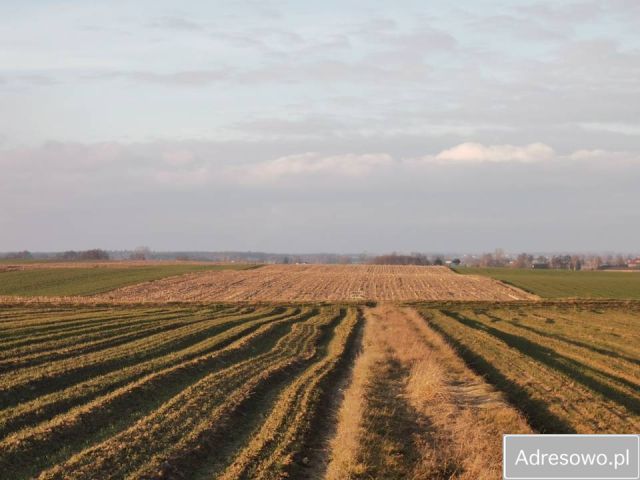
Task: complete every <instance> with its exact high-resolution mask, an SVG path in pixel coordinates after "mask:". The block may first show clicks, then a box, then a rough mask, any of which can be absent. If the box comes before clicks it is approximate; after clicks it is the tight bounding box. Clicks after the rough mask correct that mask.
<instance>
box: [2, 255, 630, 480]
mask: <svg viewBox="0 0 640 480" xmlns="http://www.w3.org/2000/svg"><path fill="white" fill-rule="evenodd" d="M425 268H426V267H387V266H358V268H347V267H346V266H345V267H343V266H332V267H327V266H313V267H311V266H278V267H276V266H271V267H261V268H259V269H256V270H249V271H239V272H232V271H219V272H197V273H188V274H186V275H180V276H175V277H169V278H165V279H159V280H156V281H153V282H143V283H139V284H137V285H133V286H128V287H124V288H121V289H116V290H112V291H111V292H108V293H106V294H101V295H97V296H87V297H60V298H58V297H38V298H36V301H35V302H32V301H31V300H28V299H25V298H22V299H20V298H16V297H7V299H6V303H5V304H3V305H0V472H2V475H4V476H5V477H6V478H11V479H27V478H40V479H77V480H79V479H87V480H88V479H125V478H126V479H187V478H188V479H217V478H222V479H282V478H296V479H298V478H300V479H307V478H308V479H323V478H326V479H331V480H343V479H372V478H373V479H378V478H384V479H405V478H410V479H450V478H456V479H466V480H472V479H473V480H475V479H499V478H501V465H500V463H501V439H502V434H503V433H527V432H543V433H634V432H637V431H638V430H639V429H640V395H639V393H638V392H640V370H639V368H638V366H639V365H640V348H638V347H637V345H640V328H639V325H638V324H639V322H640V304H638V303H637V302H626V303H622V302H616V301H604V302H599V301H579V300H572V301H571V302H565V301H540V300H539V299H537V297H532V296H529V295H528V294H526V293H523V292H520V291H519V290H517V289H514V288H512V287H509V286H506V285H502V284H500V283H499V282H497V281H495V280H491V279H487V278H481V277H479V278H480V281H476V280H475V278H474V277H470V276H463V275H457V274H455V273H453V272H450V271H449V270H447V269H444V268H434V267H430V268H427V269H425ZM258 273H260V275H256V274H258ZM1 275H2V274H0V278H1ZM214 279H215V280H214ZM221 279H222V280H221ZM461 279H462V280H461ZM219 289H223V290H219ZM221 292H226V293H225V294H224V295H226V296H225V299H226V300H227V302H225V303H219V300H218V299H219V298H220V295H222V294H221ZM252 292H253V294H251V293H252ZM354 292H362V293H361V297H356V296H354ZM425 297H426V298H425ZM514 297H515V298H514ZM283 299H291V301H285V300H283ZM305 299H311V301H307V302H306V303H305V301H304V300H305ZM381 299H382V300H385V299H386V300H387V301H382V302H381V301H380V300H381ZM467 299H469V300H470V301H468V300H467ZM376 300H377V301H378V302H377V305H376ZM405 300H410V301H411V302H409V303H407V302H404V301H405ZM173 301H179V302H180V303H177V304H176V303H171V302H173ZM119 302H121V303H119ZM145 302H146V303H145ZM403 302H404V303H403Z"/></svg>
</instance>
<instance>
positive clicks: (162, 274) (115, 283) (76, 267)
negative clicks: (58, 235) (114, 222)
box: [0, 262, 255, 297]
mask: <svg viewBox="0 0 640 480" xmlns="http://www.w3.org/2000/svg"><path fill="white" fill-rule="evenodd" d="M247 268H255V265H241V264H224V265H221V264H209V265H207V264H202V263H176V264H167V263H164V264H161V263H154V264H151V265H148V264H145V263H143V262H135V263H130V264H129V263H124V262H117V263H115V262H114V263H96V264H91V263H87V264H74V263H71V262H69V263H60V264H28V265H11V266H6V267H5V268H0V295H16V296H27V297H35V296H74V295H80V296H85V295H95V294H99V293H104V292H108V291H110V290H113V289H116V288H121V287H124V286H126V285H132V284H136V283H141V282H149V281H157V280H160V279H162V278H166V277H172V276H176V275H184V274H186V273H193V272H198V271H214V270H227V269H232V270H243V269H247Z"/></svg>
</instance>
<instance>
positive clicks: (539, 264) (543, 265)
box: [531, 262, 549, 270]
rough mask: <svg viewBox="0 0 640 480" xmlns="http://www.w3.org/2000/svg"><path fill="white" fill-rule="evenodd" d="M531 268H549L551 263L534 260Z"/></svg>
mask: <svg viewBox="0 0 640 480" xmlns="http://www.w3.org/2000/svg"><path fill="white" fill-rule="evenodd" d="M531 268H533V269H534V270H542V269H545V268H549V264H548V263H547V262H533V263H532V264H531Z"/></svg>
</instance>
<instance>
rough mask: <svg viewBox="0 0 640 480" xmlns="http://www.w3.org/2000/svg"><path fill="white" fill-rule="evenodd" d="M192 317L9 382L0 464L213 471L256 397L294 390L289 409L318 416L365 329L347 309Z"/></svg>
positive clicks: (126, 473) (125, 472)
mask: <svg viewBox="0 0 640 480" xmlns="http://www.w3.org/2000/svg"><path fill="white" fill-rule="evenodd" d="M185 310H186V311H180V309H179V308H178V309H174V311H173V313H174V314H176V313H178V316H179V317H180V318H182V319H188V322H187V324H185V325H183V326H177V327H175V328H172V329H169V330H165V331H162V332H156V330H155V329H154V327H152V326H151V324H147V323H143V324H141V325H140V327H141V330H142V331H149V335H148V336H146V337H143V338H139V339H135V340H131V341H129V342H126V343H123V344H120V345H111V346H108V347H106V346H105V348H102V349H99V350H97V351H88V352H86V351H82V353H81V354H79V355H73V356H69V357H66V358H62V359H59V360H54V361H52V362H51V363H50V364H47V365H44V364H39V365H30V366H25V367H23V368H16V369H15V370H12V371H9V372H8V374H6V375H4V376H3V377H2V380H1V381H0V392H1V393H2V397H1V398H2V399H3V400H4V409H2V410H0V469H1V470H2V471H3V472H6V473H7V475H10V477H11V478H15V479H20V478H32V477H34V476H39V478H65V479H67V478H70V479H72V478H96V477H98V478H124V477H131V478H149V477H154V476H157V475H158V472H164V473H162V475H163V476H167V475H168V476H171V474H172V472H178V473H176V475H178V474H180V475H182V473H180V472H185V471H189V469H191V470H193V469H194V468H195V466H197V465H198V464H199V463H198V462H197V461H194V459H198V458H200V459H201V460H200V463H201V464H203V465H202V468H204V469H205V471H206V469H207V468H210V467H211V465H209V466H208V467H207V465H206V463H207V462H209V463H210V459H211V458H214V457H212V456H211V455H207V456H204V457H203V456H202V452H203V451H209V450H211V451H215V450H219V449H217V448H215V446H216V445H217V444H216V439H218V438H220V436H221V435H228V434H230V433H234V432H242V433H243V435H244V434H246V432H245V431H244V430H243V429H242V428H240V429H234V430H233V431H231V432H230V431H228V430H227V428H226V425H228V424H229V422H231V423H233V419H234V418H235V419H236V421H237V420H238V419H242V418H243V416H242V412H243V411H244V410H245V409H246V408H247V405H249V404H251V401H252V399H255V398H262V397H263V396H264V397H265V398H267V397H268V398H275V396H277V392H279V391H280V390H282V391H283V392H289V393H283V395H285V396H287V398H288V395H293V397H292V398H295V401H293V403H290V404H287V405H288V406H289V409H288V412H289V413H290V414H292V415H293V414H296V415H297V414H298V413H300V412H301V411H304V412H303V413H302V415H303V416H311V415H312V414H313V411H314V409H313V408H310V407H311V406H312V404H313V405H315V404H314V402H317V395H318V392H319V391H320V389H319V386H320V384H322V383H323V382H325V380H326V379H327V378H328V377H329V376H330V374H331V372H333V371H335V370H336V368H337V365H338V362H339V361H340V359H341V358H342V353H343V352H344V350H345V348H346V343H347V339H348V338H351V334H352V332H353V330H354V326H355V323H356V316H355V313H354V311H349V313H347V311H346V310H345V309H339V308H337V307H317V308H314V307H297V308H293V307H292V308H286V307H268V308H258V309H256V310H255V311H253V312H247V311H241V310H240V309H234V310H223V309H212V310H207V309H200V310H198V311H195V310H189V309H185ZM60 313H64V312H60ZM155 313H156V314H158V315H159V316H162V315H164V314H166V313H169V312H155ZM94 314H97V312H94ZM103 314H104V315H105V316H109V315H110V314H109V313H108V312H103ZM98 316H99V315H98ZM75 320H77V318H73V319H70V321H72V322H73V321H75ZM109 321H110V320H109ZM127 321H128V320H127V319H125V320H124V322H127ZM165 321H166V322H170V320H165ZM159 323H162V321H161V322H159ZM87 328H91V327H90V326H89V325H87ZM77 333H78V337H80V338H81V340H80V342H81V343H80V345H84V344H85V343H86V344H90V342H91V341H90V340H89V341H86V340H87V338H86V337H83V334H82V331H78V332H77ZM52 351H53V350H52ZM42 352H46V350H42ZM294 391H295V395H294V394H293V393H291V392H294ZM16 398H17V400H16ZM260 404H261V405H263V404H262V403H260ZM278 404H280V403H278ZM264 405H267V407H268V405H269V404H268V402H267V403H266V404H264ZM278 411H280V410H278ZM264 413H265V412H262V413H261V414H260V415H259V416H257V417H255V418H261V417H262V415H263V414H264ZM272 415H273V414H272ZM268 418H271V417H270V416H269V415H268ZM295 418H298V417H295ZM240 425H242V423H240ZM286 431H287V432H289V434H290V432H291V431H292V430H291V428H288V429H287V430H286ZM301 431H302V430H301ZM239 434H240V433H238V435H239ZM294 437H295V435H294ZM243 438H244V437H243ZM288 438H289V437H288ZM295 438H298V437H295ZM238 441H245V440H244V439H242V440H238ZM218 443H219V442H218ZM288 445H290V442H289V444H288ZM232 459H233V456H231V457H229V459H227V458H226V457H225V458H224V459H223V461H225V462H226V461H227V460H228V461H231V460H232ZM221 461H222V460H221ZM203 462H204V463H203Z"/></svg>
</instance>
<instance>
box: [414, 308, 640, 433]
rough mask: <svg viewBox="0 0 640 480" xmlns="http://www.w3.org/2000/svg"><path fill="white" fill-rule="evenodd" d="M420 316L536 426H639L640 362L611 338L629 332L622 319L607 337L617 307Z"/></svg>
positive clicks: (580, 429) (584, 429) (553, 429)
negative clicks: (599, 311)
mask: <svg viewBox="0 0 640 480" xmlns="http://www.w3.org/2000/svg"><path fill="white" fill-rule="evenodd" d="M422 314H423V316H424V317H425V318H426V319H427V320H428V322H429V324H430V325H431V326H432V327H433V328H434V329H436V330H437V331H438V332H440V333H441V334H442V335H443V336H444V337H445V338H446V339H447V340H448V341H449V342H450V343H451V344H452V345H453V346H454V347H456V349H457V350H458V352H459V353H460V354H461V355H462V356H463V358H465V360H466V361H467V362H468V363H469V365H471V366H472V367H473V368H474V369H475V370H477V371H478V372H479V373H481V374H483V375H484V376H485V377H486V378H487V379H488V380H489V381H490V382H491V383H493V384H494V385H495V386H496V387H498V388H499V389H501V390H503V391H504V392H505V393H506V394H507V396H508V398H509V399H510V400H511V402H512V403H513V404H514V405H516V406H517V407H518V408H519V409H520V410H521V411H522V412H523V413H525V415H526V416H527V417H528V420H529V422H530V424H531V425H532V426H533V427H535V428H537V429H538V430H540V431H542V432H547V433H576V432H577V433H606V432H613V433H624V432H630V433H631V432H634V431H637V430H638V428H639V427H640V393H639V392H640V369H639V368H638V363H639V360H640V359H639V358H638V355H637V350H636V351H635V352H634V351H629V352H627V353H626V354H620V353H619V352H617V351H616V350H615V347H614V346H613V344H612V343H611V342H612V339H615V338H616V337H623V336H624V335H626V333H627V332H626V331H625V330H624V328H622V326H623V325H625V322H624V321H621V323H619V324H618V326H617V327H613V330H609V333H608V334H607V332H606V331H607V330H608V329H611V326H612V324H615V322H610V321H609V320H608V318H611V317H613V318H616V312H608V314H607V315H600V320H599V321H597V316H596V314H594V313H593V312H591V313H589V312H586V313H585V312H580V311H571V310H569V309H567V310H564V311H552V312H548V311H544V310H542V309H535V308H534V309H532V310H531V311H529V312H527V313H523V312H519V311H517V310H510V309H508V308H506V309H504V310H500V309H497V308H496V309H493V310H492V309H476V310H472V309H464V308H461V309H455V308H450V309H446V310H436V309H429V308H424V309H423V310H422ZM584 316H587V317H588V321H585V320H584V318H583V317H584ZM620 316H622V317H624V315H617V317H620ZM616 321H620V320H619V319H618V320H616ZM588 329H592V332H591V333H590V332H588ZM585 331H586V333H585ZM598 331H600V334H599V335H594V334H593V332H598ZM603 337H604V338H605V340H604V341H603V340H602V338H603Z"/></svg>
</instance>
